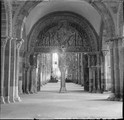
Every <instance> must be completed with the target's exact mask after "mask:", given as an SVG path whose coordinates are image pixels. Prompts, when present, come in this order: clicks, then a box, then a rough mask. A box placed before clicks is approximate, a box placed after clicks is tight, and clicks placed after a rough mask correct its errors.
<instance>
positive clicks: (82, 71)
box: [81, 53, 84, 86]
mask: <svg viewBox="0 0 124 120" xmlns="http://www.w3.org/2000/svg"><path fill="white" fill-rule="evenodd" d="M83 64H84V63H83V53H81V85H82V86H83V85H84V65H83Z"/></svg>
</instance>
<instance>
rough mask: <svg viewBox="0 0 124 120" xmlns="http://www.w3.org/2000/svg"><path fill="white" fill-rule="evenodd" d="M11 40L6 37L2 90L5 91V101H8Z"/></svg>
mask: <svg viewBox="0 0 124 120" xmlns="http://www.w3.org/2000/svg"><path fill="white" fill-rule="evenodd" d="M11 40H12V38H8V40H7V44H6V48H5V49H6V50H5V66H4V69H5V73H6V74H4V91H5V102H6V103H10V100H9V99H10V98H9V95H10V70H11V69H10V68H11Z"/></svg>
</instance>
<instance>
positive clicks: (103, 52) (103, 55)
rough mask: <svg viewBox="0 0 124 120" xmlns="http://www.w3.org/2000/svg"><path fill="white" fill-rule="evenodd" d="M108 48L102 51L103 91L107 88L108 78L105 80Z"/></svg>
mask: <svg viewBox="0 0 124 120" xmlns="http://www.w3.org/2000/svg"><path fill="white" fill-rule="evenodd" d="M107 52H108V51H107V50H106V51H102V55H101V60H100V61H101V92H102V93H103V91H105V90H106V80H105V73H104V72H105V56H106V54H107Z"/></svg>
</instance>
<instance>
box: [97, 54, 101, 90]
mask: <svg viewBox="0 0 124 120" xmlns="http://www.w3.org/2000/svg"><path fill="white" fill-rule="evenodd" d="M97 92H100V55H99V53H98V54H97Z"/></svg>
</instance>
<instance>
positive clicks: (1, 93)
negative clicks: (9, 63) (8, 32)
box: [0, 38, 8, 104]
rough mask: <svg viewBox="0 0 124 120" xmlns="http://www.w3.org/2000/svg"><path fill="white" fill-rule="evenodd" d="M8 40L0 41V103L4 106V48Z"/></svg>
mask: <svg viewBox="0 0 124 120" xmlns="http://www.w3.org/2000/svg"><path fill="white" fill-rule="evenodd" d="M7 40H8V38H2V39H1V81H0V85H1V86H0V103H2V104H4V103H5V101H4V74H5V72H4V66H5V47H6V43H7Z"/></svg>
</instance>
